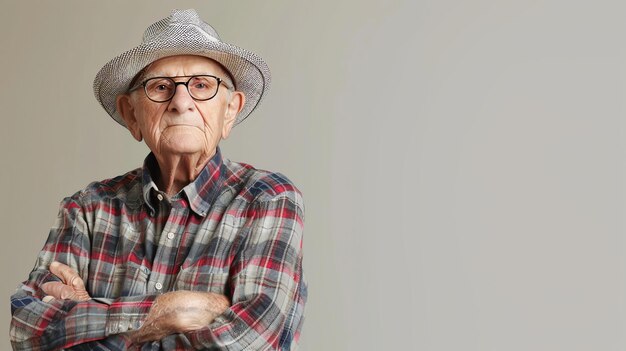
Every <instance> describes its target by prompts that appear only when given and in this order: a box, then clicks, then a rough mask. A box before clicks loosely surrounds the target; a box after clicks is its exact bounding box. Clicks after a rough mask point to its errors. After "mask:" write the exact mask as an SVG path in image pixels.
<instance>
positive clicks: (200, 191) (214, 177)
mask: <svg viewBox="0 0 626 351" xmlns="http://www.w3.org/2000/svg"><path fill="white" fill-rule="evenodd" d="M157 168H158V163H157V160H156V157H154V154H152V153H150V154H149V155H148V156H147V157H146V159H145V160H144V163H143V172H142V185H143V198H144V201H145V203H146V205H147V206H148V208H149V209H150V212H152V213H154V211H155V210H154V206H153V205H152V201H151V199H152V198H153V197H152V196H151V193H152V191H155V192H156V191H159V189H158V188H157V186H156V183H155V182H154V180H153V179H152V176H151V174H150V172H151V170H154V169H157ZM224 173H225V169H224V165H223V161H222V153H221V151H220V148H219V147H218V148H216V150H215V155H213V157H211V159H210V160H209V162H207V164H206V165H205V166H204V168H203V169H202V171H201V172H200V174H198V176H197V177H196V179H194V181H193V182H191V183H189V184H187V185H186V186H185V187H184V188H183V189H182V190H181V193H184V194H185V195H186V196H187V200H188V201H189V206H190V207H191V209H192V210H193V211H194V212H195V213H196V214H198V215H200V216H203V217H204V216H205V215H206V214H207V213H208V212H209V208H211V204H213V203H214V202H215V200H216V199H217V196H218V195H219V194H220V191H221V188H222V183H223V182H224V177H225V174H224Z"/></svg>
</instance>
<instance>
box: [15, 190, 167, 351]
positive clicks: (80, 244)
mask: <svg viewBox="0 0 626 351" xmlns="http://www.w3.org/2000/svg"><path fill="white" fill-rule="evenodd" d="M85 218H86V217H85V215H84V211H83V209H82V207H81V206H80V205H79V203H78V202H77V199H76V198H66V199H65V200H64V201H63V202H62V203H61V208H60V210H59V216H58V218H57V223H56V224H55V226H54V227H53V228H52V230H51V231H50V235H49V236H48V240H47V241H46V244H45V245H44V248H43V249H42V251H41V252H40V253H39V256H38V258H37V263H36V264H35V268H34V269H33V271H32V272H31V273H30V275H29V279H28V280H27V281H25V282H24V283H23V284H22V285H21V286H20V287H18V289H17V291H16V292H15V294H14V295H13V296H11V314H12V318H11V327H10V332H9V334H10V339H11V344H12V346H13V349H14V350H60V349H65V348H70V347H72V346H75V345H79V344H83V343H88V342H93V344H92V345H94V346H95V345H96V344H97V342H95V340H103V339H105V338H107V337H109V336H114V335H117V334H119V333H123V332H126V331H128V330H129V329H137V328H139V327H140V326H141V324H142V323H143V321H144V320H145V318H146V317H147V314H148V312H149V311H150V307H151V306H152V302H153V301H154V299H155V297H156V296H154V295H145V296H130V297H121V298H118V299H114V300H107V301H104V300H99V301H97V299H91V300H89V301H84V302H78V301H71V300H59V299H54V300H52V301H50V302H47V303H46V302H43V301H42V298H43V297H44V295H45V294H44V292H43V291H42V290H41V285H42V284H43V283H46V282H49V281H55V280H56V281H58V280H59V279H58V278H57V277H56V276H54V275H53V274H52V273H50V272H49V271H48V267H49V265H50V263H52V262H53V261H58V262H61V263H64V264H66V265H68V266H70V267H72V268H73V269H74V270H76V271H77V272H78V273H79V275H80V276H81V278H82V279H83V281H85V282H87V281H88V279H89V277H88V272H89V270H88V266H89V257H90V255H89V253H90V239H89V235H88V234H87V233H88V230H89V228H88V224H87V221H86V219H85ZM114 341H115V342H116V343H117V344H118V345H119V344H120V343H122V342H125V339H124V338H121V337H115V338H111V340H109V341H108V342H109V343H111V342H114ZM94 349H96V348H95V347H94ZM102 349H108V348H104V347H103V348H102Z"/></svg>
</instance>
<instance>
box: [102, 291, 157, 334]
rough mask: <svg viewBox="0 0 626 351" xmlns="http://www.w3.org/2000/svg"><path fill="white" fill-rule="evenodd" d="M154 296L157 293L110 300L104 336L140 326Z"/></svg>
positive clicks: (146, 315)
mask: <svg viewBox="0 0 626 351" xmlns="http://www.w3.org/2000/svg"><path fill="white" fill-rule="evenodd" d="M156 297H157V295H140V296H127V297H121V298H118V299H115V300H113V301H110V304H109V309H108V318H107V323H106V328H105V334H106V336H109V335H114V334H121V333H125V332H127V331H131V330H137V329H139V328H141V326H142V325H143V323H144V322H145V320H146V317H148V313H149V312H150V308H152V304H153V303H154V300H155V299H156ZM105 303H106V302H105Z"/></svg>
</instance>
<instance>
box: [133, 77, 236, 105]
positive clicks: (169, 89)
mask: <svg viewBox="0 0 626 351" xmlns="http://www.w3.org/2000/svg"><path fill="white" fill-rule="evenodd" d="M187 77H189V79H187V81H186V82H176V81H174V78H187ZM223 82H224V81H223V80H222V79H221V78H219V77H216V76H212V75H208V74H203V75H196V76H176V77H153V78H149V79H146V80H145V81H144V82H143V83H141V84H140V85H139V86H143V90H144V91H145V92H146V96H147V97H148V99H150V100H152V101H154V102H166V101H169V100H171V99H172V98H173V97H174V94H176V88H177V87H178V85H184V86H185V88H187V91H188V92H189V95H190V96H191V97H192V98H193V99H194V100H198V101H207V100H211V99H212V98H214V97H215V95H217V91H218V90H219V88H220V84H222V83H223ZM139 86H136V87H134V88H132V89H130V91H133V90H135V89H137V88H139ZM224 86H225V87H226V89H229V87H228V86H226V84H224Z"/></svg>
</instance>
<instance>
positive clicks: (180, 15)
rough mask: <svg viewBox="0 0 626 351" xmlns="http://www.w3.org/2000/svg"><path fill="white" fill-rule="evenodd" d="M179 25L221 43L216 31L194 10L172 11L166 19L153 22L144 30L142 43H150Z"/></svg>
mask: <svg viewBox="0 0 626 351" xmlns="http://www.w3.org/2000/svg"><path fill="white" fill-rule="evenodd" d="M181 25H186V26H195V27H197V28H199V29H200V30H202V31H203V32H204V33H205V34H206V35H208V36H209V37H212V38H213V39H214V40H215V39H217V40H219V41H221V40H220V36H219V35H218V34H217V31H215V29H214V28H213V27H211V26H210V25H209V24H208V23H206V22H204V21H203V20H202V19H201V18H200V16H198V13H197V12H196V10H194V9H188V10H172V13H171V14H170V15H169V16H168V17H165V18H164V19H162V20H160V21H158V22H155V23H153V24H152V25H150V27H148V28H146V31H145V32H144V33H143V40H142V41H143V42H144V43H148V42H151V41H153V40H154V39H155V38H157V37H158V36H159V35H161V34H162V33H163V32H164V31H165V30H166V29H168V28H169V27H173V26H181Z"/></svg>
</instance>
